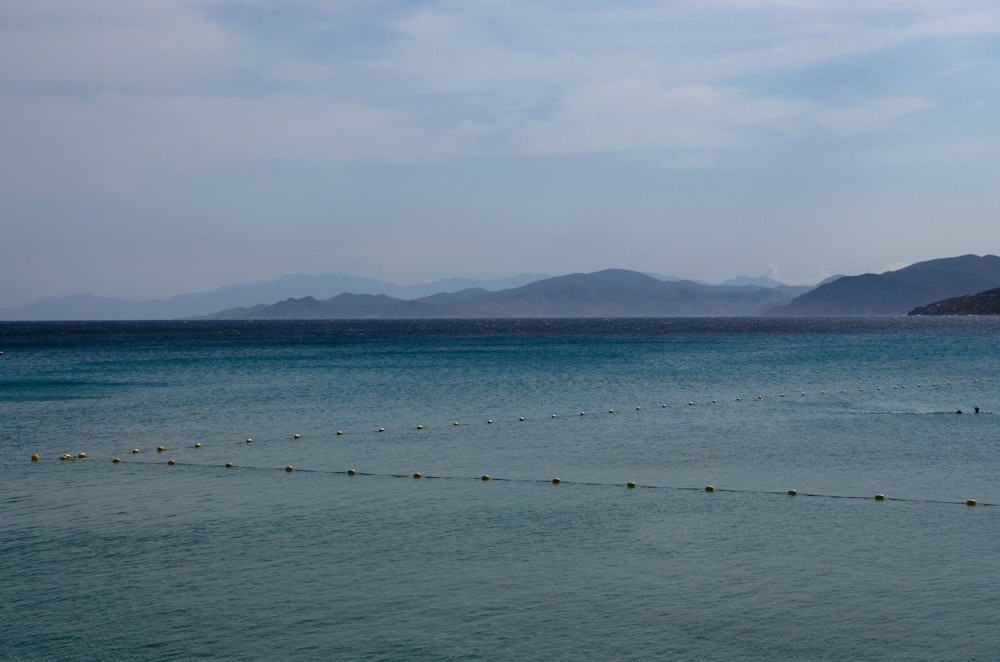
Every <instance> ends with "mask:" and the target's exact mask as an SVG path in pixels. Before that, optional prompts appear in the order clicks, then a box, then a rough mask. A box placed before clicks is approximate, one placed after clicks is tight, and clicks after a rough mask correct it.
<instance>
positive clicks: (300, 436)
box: [292, 434, 302, 439]
mask: <svg viewBox="0 0 1000 662" xmlns="http://www.w3.org/2000/svg"><path fill="white" fill-rule="evenodd" d="M301 438H302V435H301V434H293V435H292V439H301Z"/></svg>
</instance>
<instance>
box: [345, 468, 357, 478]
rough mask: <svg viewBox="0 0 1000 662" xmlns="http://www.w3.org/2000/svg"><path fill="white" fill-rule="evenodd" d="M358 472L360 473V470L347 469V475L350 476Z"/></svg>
mask: <svg viewBox="0 0 1000 662" xmlns="http://www.w3.org/2000/svg"><path fill="white" fill-rule="evenodd" d="M356 473H358V472H357V471H355V470H354V469H348V470H347V475H348V476H353V475H354V474H356Z"/></svg>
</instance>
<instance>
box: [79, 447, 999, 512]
mask: <svg viewBox="0 0 1000 662" xmlns="http://www.w3.org/2000/svg"><path fill="white" fill-rule="evenodd" d="M67 459H68V458H67ZM111 461H112V462H113V463H114V464H132V465H134V466H136V465H141V466H146V467H154V466H161V465H164V464H166V465H167V466H182V467H197V468H202V469H213V468H219V467H224V468H226V469H241V470H244V471H267V472H283V473H310V474H328V475H340V476H370V477H377V478H409V479H411V480H464V481H476V482H483V483H485V482H503V483H531V484H552V485H582V486H590V487H624V488H626V489H628V490H637V489H646V490H672V491H677V492H707V493H715V492H728V493H731V494H771V495H787V496H790V497H812V498H819V499H855V500H875V501H897V502H901V503H934V504H946V505H965V506H998V505H1000V504H997V503H987V502H980V501H977V500H976V499H964V500H962V501H948V500H944V499H915V498H907V497H890V496H886V495H885V494H883V493H878V494H874V495H867V496H865V495H857V494H823V493H819V492H803V491H801V490H795V489H791V490H752V489H739V488H724V487H716V486H715V485H705V486H702V487H692V486H679V485H658V484H652V483H638V482H636V481H634V480H630V481H627V482H625V483H621V482H617V483H612V482H601V481H584V480H565V479H563V478H558V477H554V478H551V479H540V478H513V477H503V476H493V475H491V474H486V473H484V474H480V475H479V476H448V475H432V474H425V473H423V472H420V471H414V472H413V473H381V472H377V471H358V470H357V469H353V468H351V469H343V470H337V469H302V468H298V467H294V466H292V465H290V464H288V465H285V466H283V467H261V466H252V465H239V464H235V463H233V462H226V463H225V464H207V463H200V462H178V461H176V460H173V459H170V460H167V461H166V462H147V461H127V460H122V459H121V458H119V457H115V458H113V459H112V460H111Z"/></svg>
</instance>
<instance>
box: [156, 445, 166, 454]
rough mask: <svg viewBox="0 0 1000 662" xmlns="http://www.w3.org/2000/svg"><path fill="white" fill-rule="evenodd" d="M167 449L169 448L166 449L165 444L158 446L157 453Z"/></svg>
mask: <svg viewBox="0 0 1000 662" xmlns="http://www.w3.org/2000/svg"><path fill="white" fill-rule="evenodd" d="M165 450H167V449H166V448H164V447H163V446H157V447H156V452H157V453H162V452H163V451H165Z"/></svg>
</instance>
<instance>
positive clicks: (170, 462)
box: [167, 460, 177, 464]
mask: <svg viewBox="0 0 1000 662" xmlns="http://www.w3.org/2000/svg"><path fill="white" fill-rule="evenodd" d="M167 464H177V463H176V462H174V461H173V460H167Z"/></svg>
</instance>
